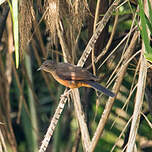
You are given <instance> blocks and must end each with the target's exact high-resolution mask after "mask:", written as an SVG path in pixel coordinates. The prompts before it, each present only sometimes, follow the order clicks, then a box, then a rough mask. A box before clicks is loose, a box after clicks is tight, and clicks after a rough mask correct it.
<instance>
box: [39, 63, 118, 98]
mask: <svg viewBox="0 0 152 152" xmlns="http://www.w3.org/2000/svg"><path fill="white" fill-rule="evenodd" d="M38 70H44V71H46V72H49V73H50V74H52V76H53V77H54V79H55V80H56V81H58V82H59V83H61V84H62V85H64V86H66V87H68V88H71V89H73V88H80V87H88V88H94V89H96V90H98V91H100V92H103V93H104V94H106V95H108V96H111V97H114V96H115V94H114V93H113V92H111V91H110V90H108V89H106V88H104V87H103V86H101V85H100V84H99V83H98V82H97V81H98V78H97V77H96V76H94V75H93V74H91V73H90V72H89V71H87V70H86V69H85V68H82V67H78V66H76V65H72V64H69V63H63V62H59V63H56V62H54V61H52V60H46V61H44V62H43V64H42V65H41V66H40V68H39V69H38Z"/></svg>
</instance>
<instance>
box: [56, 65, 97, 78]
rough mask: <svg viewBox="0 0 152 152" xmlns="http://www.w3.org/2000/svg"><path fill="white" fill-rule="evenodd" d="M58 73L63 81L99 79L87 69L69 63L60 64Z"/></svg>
mask: <svg viewBox="0 0 152 152" xmlns="http://www.w3.org/2000/svg"><path fill="white" fill-rule="evenodd" d="M56 73H57V75H58V76H59V77H60V78H62V79H63V80H76V81H77V80H94V81H96V80H98V78H97V77H95V76H94V75H93V74H91V73H90V72H88V71H87V70H86V69H84V68H81V67H78V66H75V65H71V64H68V63H60V64H58V65H57V67H56Z"/></svg>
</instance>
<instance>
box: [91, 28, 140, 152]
mask: <svg viewBox="0 0 152 152" xmlns="http://www.w3.org/2000/svg"><path fill="white" fill-rule="evenodd" d="M138 36H139V32H137V31H136V32H135V33H134V36H133V38H132V40H131V43H130V46H129V47H128V49H127V50H126V52H125V54H124V60H123V64H122V66H121V73H120V75H119V76H118V78H117V79H116V82H115V84H114V87H113V92H114V93H115V94H117V93H118V91H119V88H120V85H121V82H122V80H123V77H124V75H125V72H126V69H127V67H128V64H126V62H127V61H128V59H129V58H130V57H131V55H132V53H133V50H134V47H135V44H136V41H137V38H138ZM114 100H115V98H111V97H110V98H109V100H108V102H107V104H106V107H105V109H104V112H103V114H102V116H101V119H100V121H99V124H98V127H97V129H96V132H95V133H94V136H93V138H92V142H91V144H90V147H89V152H93V151H94V149H95V146H96V144H97V142H98V140H99V138H100V136H101V134H102V133H103V129H104V126H105V124H106V122H107V119H108V117H109V114H110V111H111V108H112V106H113V103H114Z"/></svg>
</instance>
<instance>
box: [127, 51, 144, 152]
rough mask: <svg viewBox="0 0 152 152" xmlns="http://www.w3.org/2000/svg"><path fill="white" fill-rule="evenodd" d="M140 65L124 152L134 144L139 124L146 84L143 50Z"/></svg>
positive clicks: (128, 150) (131, 149)
mask: <svg viewBox="0 0 152 152" xmlns="http://www.w3.org/2000/svg"><path fill="white" fill-rule="evenodd" d="M140 60H141V65H140V71H139V79H138V87H137V93H136V101H135V108H134V112H133V120H132V124H131V129H130V134H129V140H128V146H127V150H126V152H132V151H133V149H134V145H135V139H136V134H137V130H138V126H139V120H140V112H141V107H142V103H143V98H144V92H145V91H144V90H145V84H146V76H147V66H146V59H145V58H144V50H142V51H141V57H140Z"/></svg>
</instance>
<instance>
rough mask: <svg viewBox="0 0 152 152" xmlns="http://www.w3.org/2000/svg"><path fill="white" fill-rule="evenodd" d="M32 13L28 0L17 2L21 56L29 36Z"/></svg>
mask: <svg viewBox="0 0 152 152" xmlns="http://www.w3.org/2000/svg"><path fill="white" fill-rule="evenodd" d="M31 28H32V14H31V11H30V4H29V3H28V1H20V4H19V33H20V50H21V56H22V55H23V51H24V50H25V49H26V46H27V44H28V42H29V40H30V37H31Z"/></svg>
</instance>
